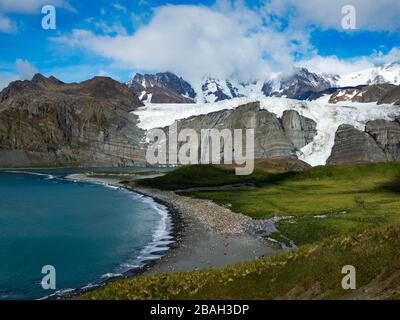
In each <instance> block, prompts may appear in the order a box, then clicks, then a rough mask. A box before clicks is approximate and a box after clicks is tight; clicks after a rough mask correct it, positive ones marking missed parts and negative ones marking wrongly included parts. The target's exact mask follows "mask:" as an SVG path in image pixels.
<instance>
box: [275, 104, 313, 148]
mask: <svg viewBox="0 0 400 320" xmlns="http://www.w3.org/2000/svg"><path fill="white" fill-rule="evenodd" d="M282 126H283V129H284V131H285V133H286V136H287V137H288V138H289V139H290V141H292V143H293V145H294V146H295V148H296V149H298V150H300V149H301V148H303V147H305V146H306V145H308V144H309V143H311V142H312V141H313V140H314V137H315V136H316V135H317V126H316V123H315V122H314V121H313V120H311V119H308V118H306V117H302V116H300V115H299V113H298V112H297V111H294V110H287V111H285V112H284V113H283V116H282Z"/></svg>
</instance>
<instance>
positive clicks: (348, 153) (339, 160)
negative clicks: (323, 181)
mask: <svg viewBox="0 0 400 320" xmlns="http://www.w3.org/2000/svg"><path fill="white" fill-rule="evenodd" d="M386 161H387V156H386V154H385V152H384V151H383V150H382V149H381V148H380V147H379V146H378V144H377V142H376V141H375V140H374V138H373V137H372V136H370V135H369V134H368V133H365V132H362V131H359V130H357V129H356V128H354V127H353V126H350V125H341V126H340V127H339V128H338V130H337V132H336V138H335V145H334V147H333V149H332V154H331V156H330V157H329V159H328V161H327V164H345V163H371V162H386Z"/></svg>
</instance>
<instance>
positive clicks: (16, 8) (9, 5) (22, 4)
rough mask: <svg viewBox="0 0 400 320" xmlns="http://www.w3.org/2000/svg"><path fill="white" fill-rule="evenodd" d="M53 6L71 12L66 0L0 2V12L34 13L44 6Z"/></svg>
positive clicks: (10, 0)
mask: <svg viewBox="0 0 400 320" xmlns="http://www.w3.org/2000/svg"><path fill="white" fill-rule="evenodd" d="M48 4H51V5H54V6H55V7H61V8H64V9H69V10H73V9H72V6H71V5H70V4H69V3H68V1H66V0H23V1H22V0H0V12H5V13H36V12H40V10H39V9H40V8H41V7H42V6H44V5H48Z"/></svg>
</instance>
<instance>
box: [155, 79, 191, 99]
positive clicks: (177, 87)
mask: <svg viewBox="0 0 400 320" xmlns="http://www.w3.org/2000/svg"><path fill="white" fill-rule="evenodd" d="M154 79H155V81H157V82H158V83H160V84H161V85H163V86H164V87H166V88H168V89H170V90H172V91H173V92H176V93H178V94H180V95H181V96H184V97H188V98H191V99H194V98H196V92H195V91H194V89H193V88H192V86H191V85H190V84H189V83H188V82H186V81H185V80H183V78H182V77H178V76H177V75H175V74H173V73H172V72H161V73H157V74H156V75H155V76H154Z"/></svg>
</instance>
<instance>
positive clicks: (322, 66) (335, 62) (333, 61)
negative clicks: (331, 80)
mask: <svg viewBox="0 0 400 320" xmlns="http://www.w3.org/2000/svg"><path fill="white" fill-rule="evenodd" d="M398 61H400V48H392V49H391V50H390V51H389V52H388V53H386V54H384V53H383V52H380V51H378V52H373V53H371V55H369V56H365V57H354V58H352V59H340V58H338V57H337V56H328V57H321V56H318V55H316V54H315V55H314V56H312V57H310V58H308V59H305V60H302V61H299V62H297V63H296V65H297V66H298V67H306V68H307V69H309V70H310V71H313V72H317V73H327V74H339V75H345V74H350V73H354V72H358V71H361V70H365V69H368V68H371V67H373V66H374V65H380V64H387V63H393V62H398Z"/></svg>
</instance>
